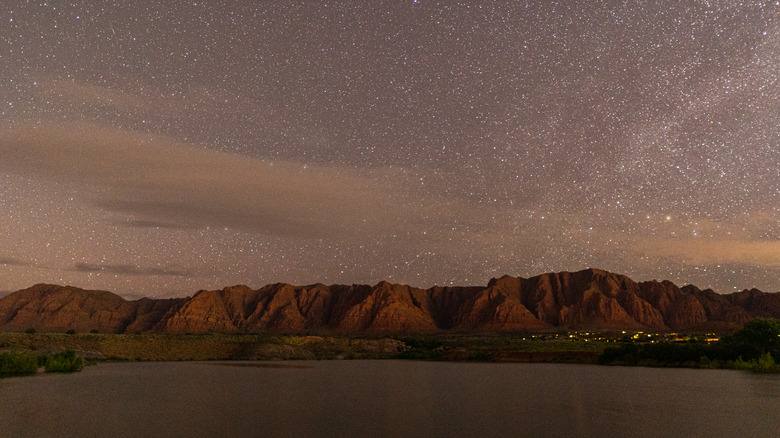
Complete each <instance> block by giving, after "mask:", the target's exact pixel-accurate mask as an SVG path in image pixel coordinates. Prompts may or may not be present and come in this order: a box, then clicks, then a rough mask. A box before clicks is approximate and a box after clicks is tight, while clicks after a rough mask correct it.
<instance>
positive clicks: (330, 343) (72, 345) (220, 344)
mask: <svg viewBox="0 0 780 438" xmlns="http://www.w3.org/2000/svg"><path fill="white" fill-rule="evenodd" d="M607 345H608V344H607V343H605V342H583V341H570V340H536V339H534V338H524V337H523V336H521V335H497V334H487V335H474V334H455V335H453V334H447V335H430V334H428V335H415V336H394V337H391V336H380V335H377V336H361V337H357V336H344V335H339V336H307V335H281V334H230V335H228V334H197V335H160V334H142V335H114V334H96V333H83V334H61V333H0V352H2V351H12V352H17V353H26V354H32V355H53V354H57V353H61V352H63V351H66V350H72V351H74V352H75V354H76V355H77V356H81V357H84V358H86V359H94V360H122V361H125V360H127V361H176V360H290V359H392V358H400V359H423V360H458V361H460V360H478V361H512V362H585V363H595V361H596V358H597V357H598V355H599V354H600V353H601V352H602V351H603V350H604V348H605V347H606V346H607Z"/></svg>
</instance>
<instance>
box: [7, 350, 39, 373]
mask: <svg viewBox="0 0 780 438" xmlns="http://www.w3.org/2000/svg"><path fill="white" fill-rule="evenodd" d="M37 372H38V359H37V358H36V357H35V356H30V355H26V354H19V353H3V354H0V377H3V376H23V375H28V374H35V373H37Z"/></svg>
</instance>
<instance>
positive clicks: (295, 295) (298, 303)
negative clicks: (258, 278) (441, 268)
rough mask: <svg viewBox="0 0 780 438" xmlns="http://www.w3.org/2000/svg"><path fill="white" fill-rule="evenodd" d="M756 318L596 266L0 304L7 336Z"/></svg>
mask: <svg viewBox="0 0 780 438" xmlns="http://www.w3.org/2000/svg"><path fill="white" fill-rule="evenodd" d="M756 317H773V318H780V293H765V292H761V291H759V290H755V289H753V290H746V291H743V292H739V293H734V294H730V295H719V294H717V293H715V292H713V291H711V290H704V291H702V290H700V289H698V288H696V287H695V286H690V285H689V286H685V287H683V288H679V287H677V286H676V285H675V284H673V283H671V282H668V281H664V282H658V281H648V282H640V283H637V282H634V281H633V280H631V279H630V278H628V277H626V276H623V275H618V274H613V273H609V272H606V271H601V270H597V269H588V270H584V271H579V272H574V273H570V272H560V273H549V274H543V275H540V276H537V277H532V278H527V279H526V278H517V277H510V276H504V277H501V278H498V279H493V280H491V281H490V283H489V284H488V285H487V286H486V287H438V286H437V287H433V288H430V289H418V288H414V287H410V286H405V285H399V284H391V283H388V282H384V281H383V282H380V283H378V284H376V285H374V286H368V285H331V286H326V285H323V284H315V285H310V286H292V285H289V284H283V283H278V284H270V285H267V286H264V287H263V288H261V289H257V290H254V289H251V288H249V287H247V286H234V287H228V288H225V289H222V290H214V291H207V290H202V291H199V292H197V293H196V294H194V295H193V296H192V297H187V298H177V299H162V300H158V299H149V298H144V299H141V300H137V301H126V300H124V299H123V298H121V297H119V296H117V295H115V294H112V293H110V292H104V291H86V290H83V289H78V288H75V287H71V286H55V285H45V284H39V285H35V286H33V287H31V288H29V289H24V290H20V291H18V292H14V293H12V294H10V295H8V296H6V297H3V298H0V330H3V331H21V330H26V329H28V328H35V329H36V330H38V331H66V330H71V329H72V330H76V331H79V332H84V331H90V330H98V331H100V332H107V333H139V332H160V333H198V332H226V333H236V332H238V333H242V332H259V331H268V330H275V331H287V332H301V331H333V332H343V333H362V332H375V333H390V332H392V333H403V332H436V331H443V330H450V331H458V332H464V331H479V332H485V331H546V330H556V329H580V330H626V329H628V330H642V329H651V330H699V329H701V330H705V329H706V330H710V329H716V330H718V329H720V330H725V329H732V328H735V327H738V326H740V325H741V324H743V323H744V322H745V321H747V320H750V319H752V318H756Z"/></svg>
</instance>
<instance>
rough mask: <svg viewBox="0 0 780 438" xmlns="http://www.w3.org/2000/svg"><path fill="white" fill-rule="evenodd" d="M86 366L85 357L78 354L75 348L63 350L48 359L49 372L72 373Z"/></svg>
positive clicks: (47, 370) (47, 368)
mask: <svg viewBox="0 0 780 438" xmlns="http://www.w3.org/2000/svg"><path fill="white" fill-rule="evenodd" d="M82 368H84V359H82V358H81V357H80V356H76V353H75V352H74V351H73V350H67V351H63V352H62V353H57V354H55V355H54V356H51V357H49V358H48V359H47V360H46V372H47V373H72V372H74V371H80V370H81V369H82Z"/></svg>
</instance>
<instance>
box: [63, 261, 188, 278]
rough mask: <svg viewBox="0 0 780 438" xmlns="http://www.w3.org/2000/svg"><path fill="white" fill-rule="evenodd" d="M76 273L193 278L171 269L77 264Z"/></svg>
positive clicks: (185, 273)
mask: <svg viewBox="0 0 780 438" xmlns="http://www.w3.org/2000/svg"><path fill="white" fill-rule="evenodd" d="M73 271H76V272H100V273H106V274H120V275H161V276H172V277H191V276H192V273H191V272H188V271H180V270H176V269H171V268H140V267H138V266H135V265H96V264H90V263H76V265H75V266H74V268H73Z"/></svg>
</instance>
